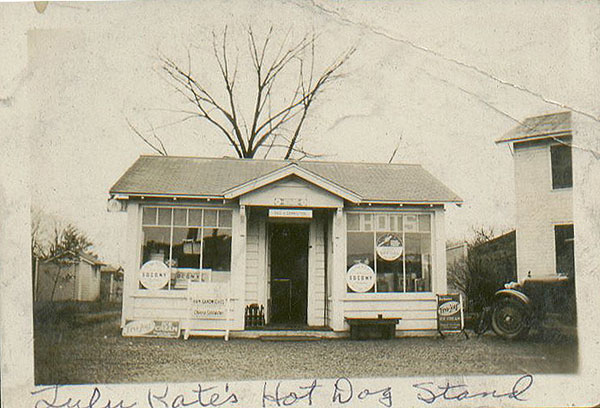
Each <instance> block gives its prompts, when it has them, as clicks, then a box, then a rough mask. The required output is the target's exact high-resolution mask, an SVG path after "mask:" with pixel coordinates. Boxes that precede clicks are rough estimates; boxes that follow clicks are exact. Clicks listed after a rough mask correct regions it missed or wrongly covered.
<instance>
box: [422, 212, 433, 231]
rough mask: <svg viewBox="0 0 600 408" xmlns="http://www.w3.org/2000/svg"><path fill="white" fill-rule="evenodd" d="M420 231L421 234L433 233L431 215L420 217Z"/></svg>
mask: <svg viewBox="0 0 600 408" xmlns="http://www.w3.org/2000/svg"><path fill="white" fill-rule="evenodd" d="M419 231H420V232H429V231H431V216H430V215H429V214H421V215H419Z"/></svg>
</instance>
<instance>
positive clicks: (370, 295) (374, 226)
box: [344, 209, 437, 300]
mask: <svg viewBox="0 0 600 408" xmlns="http://www.w3.org/2000/svg"><path fill="white" fill-rule="evenodd" d="M361 214H370V215H371V216H372V218H371V229H370V230H366V229H364V228H363V227H364V226H363V217H361V216H360V215H361ZM350 215H358V216H359V220H358V228H359V229H353V230H350V229H348V216H350ZM379 215H396V216H401V218H400V219H401V220H402V225H401V226H398V221H397V220H396V229H401V231H389V230H390V228H389V227H390V223H389V222H386V227H387V229H386V230H385V231H384V230H379V229H378V216H379ZM406 215H414V216H416V218H417V219H416V231H406V222H405V220H404V216H406ZM419 215H428V216H429V231H427V232H422V231H420V220H419ZM345 217H346V219H345V221H346V222H345V237H344V242H345V245H344V260H345V261H344V262H345V264H344V270H345V272H347V271H348V233H350V232H361V233H371V234H372V236H373V259H374V262H373V271H374V272H375V276H376V278H375V284H374V286H373V292H364V293H357V292H351V291H349V289H348V285H347V284H345V287H346V288H345V296H346V298H347V299H348V300H358V299H363V300H366V299H378V300H381V299H387V298H398V297H407V296H408V297H413V296H415V295H417V296H416V297H423V298H429V297H430V296H431V295H432V294H433V293H435V286H434V282H435V279H434V272H433V271H434V269H435V268H434V266H435V265H436V264H437V261H436V260H435V256H434V254H435V210H423V211H416V210H413V211H395V210H392V209H373V210H364V209H361V210H349V211H345ZM380 232H400V233H401V234H402V243H403V245H404V248H405V250H406V237H405V234H406V233H407V232H408V233H411V234H414V233H416V234H426V233H428V234H429V239H430V242H429V245H430V257H431V258H430V268H431V273H430V277H429V279H430V285H429V287H430V289H429V290H428V291H420V292H417V291H413V292H407V291H406V288H407V280H406V253H405V252H403V256H402V289H403V291H400V292H377V252H376V246H377V233H380ZM421 255H422V254H421ZM344 283H345V282H344Z"/></svg>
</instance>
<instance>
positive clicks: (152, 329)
mask: <svg viewBox="0 0 600 408" xmlns="http://www.w3.org/2000/svg"><path fill="white" fill-rule="evenodd" d="M123 336H129V337H170V338H178V337H179V322H178V321H176V320H128V321H127V323H125V326H124V327H123Z"/></svg>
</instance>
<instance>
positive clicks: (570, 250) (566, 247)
mask: <svg viewBox="0 0 600 408" xmlns="http://www.w3.org/2000/svg"><path fill="white" fill-rule="evenodd" d="M554 239H555V251H556V273H560V274H565V275H567V276H570V277H573V276H575V256H574V255H575V252H574V251H575V247H574V245H573V242H574V241H573V239H574V234H573V224H570V225H555V226H554Z"/></svg>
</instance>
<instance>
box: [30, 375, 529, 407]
mask: <svg viewBox="0 0 600 408" xmlns="http://www.w3.org/2000/svg"><path fill="white" fill-rule="evenodd" d="M360 383H361V381H358V380H355V381H352V380H350V379H349V378H346V377H340V378H337V379H336V380H335V381H333V383H331V381H330V380H329V381H325V380H322V381H321V382H320V381H319V380H316V379H315V380H312V381H307V382H302V381H301V382H292V381H287V382H283V381H276V382H275V381H271V382H269V381H265V382H264V383H263V384H262V387H261V389H260V394H255V393H248V390H247V388H244V391H243V392H242V391H241V390H237V391H236V390H235V389H234V386H233V385H231V384H229V383H226V384H222V385H212V386H207V385H204V384H197V386H196V387H195V388H193V389H191V390H188V391H186V392H183V393H182V392H176V391H173V389H172V388H169V386H168V385H163V386H154V387H153V388H149V389H148V390H147V392H146V393H145V396H144V397H143V398H140V399H135V397H132V396H129V395H128V397H127V398H125V397H121V396H120V395H118V394H116V395H115V393H114V391H113V394H112V395H109V392H107V391H102V390H101V388H100V387H93V388H92V389H91V392H90V393H87V394H86V396H85V397H83V398H81V397H75V396H74V395H75V394H74V392H75V391H78V392H77V394H76V395H81V389H76V390H72V389H71V390H69V388H68V387H66V386H60V385H53V386H46V387H40V388H38V389H36V390H35V391H33V392H32V393H31V395H32V396H33V398H34V407H35V408H134V407H135V408H188V407H203V408H207V407H248V406H251V405H250V403H252V406H262V408H275V407H291V406H298V407H310V406H319V407H321V406H326V405H324V404H329V405H328V406H334V407H335V406H360V405H361V404H363V403H364V406H368V407H374V406H381V407H385V408H391V407H393V406H394V401H395V400H394V399H393V397H392V395H393V390H394V384H390V385H385V386H381V385H378V386H376V387H365V386H364V385H360ZM532 386H533V376H532V375H530V374H525V375H523V376H521V377H519V378H517V379H516V381H515V382H514V383H513V384H512V385H511V386H509V387H507V388H506V389H501V390H499V389H492V390H474V389H472V388H470V387H469V386H468V385H467V384H463V383H458V382H457V383H453V382H450V381H445V382H444V383H435V382H434V381H424V382H419V383H415V384H412V387H411V388H410V389H408V392H402V390H401V389H399V388H400V387H399V386H398V385H396V388H395V390H396V392H398V393H399V395H402V396H403V397H405V396H406V395H410V393H413V395H414V397H415V398H416V400H417V401H418V402H420V403H422V404H425V405H433V404H435V403H437V402H441V401H445V402H446V403H447V402H448V401H453V402H457V403H460V402H461V401H465V400H475V399H487V400H500V399H505V400H512V401H513V402H524V401H527V393H528V391H529V390H530V389H531V387H532ZM128 394H131V393H130V392H128ZM257 400H258V401H260V402H259V403H258V404H257V403H256V401H257ZM260 404H262V405H260ZM444 405H446V404H444Z"/></svg>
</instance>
